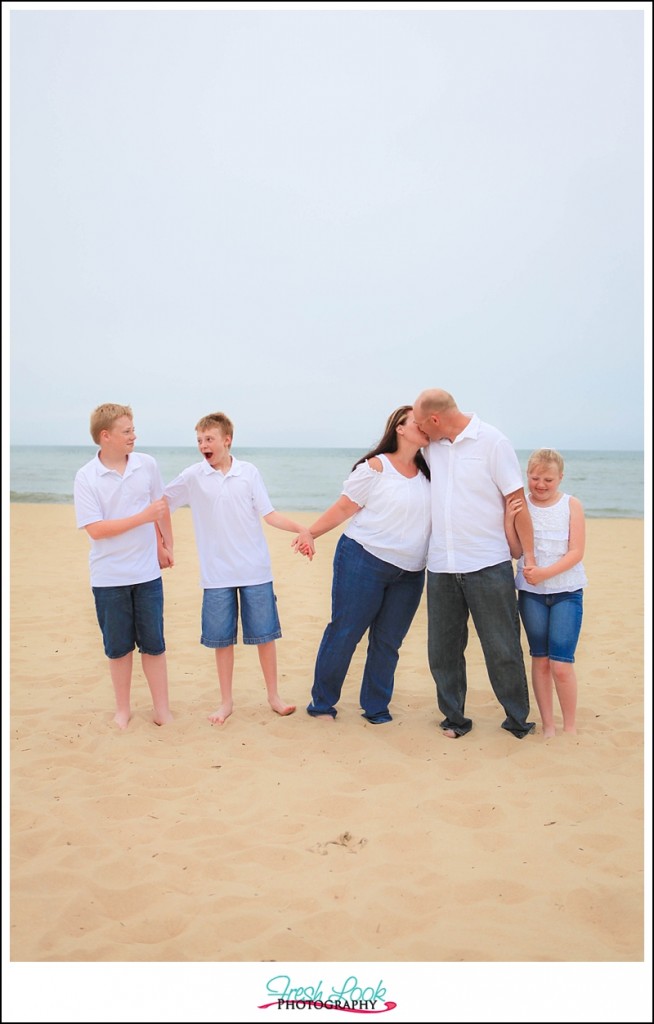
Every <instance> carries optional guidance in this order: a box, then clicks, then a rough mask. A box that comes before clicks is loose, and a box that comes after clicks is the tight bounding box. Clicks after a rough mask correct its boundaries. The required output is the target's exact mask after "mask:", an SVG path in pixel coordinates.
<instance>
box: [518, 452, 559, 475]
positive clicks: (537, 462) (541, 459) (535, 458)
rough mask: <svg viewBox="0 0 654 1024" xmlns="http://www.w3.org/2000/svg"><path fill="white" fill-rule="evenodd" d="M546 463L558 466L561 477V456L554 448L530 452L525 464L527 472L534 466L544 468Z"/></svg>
mask: <svg viewBox="0 0 654 1024" xmlns="http://www.w3.org/2000/svg"><path fill="white" fill-rule="evenodd" d="M548 462H553V463H554V464H555V466H558V469H559V473H560V474H561V476H563V456H562V455H560V454H559V453H558V452H557V451H555V450H554V448H537V449H536V451H535V452H532V453H531V455H530V456H529V462H528V463H527V472H529V471H530V470H532V469H533V468H534V466H544V465H547V463H548Z"/></svg>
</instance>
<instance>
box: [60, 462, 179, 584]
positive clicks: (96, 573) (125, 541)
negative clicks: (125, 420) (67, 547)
mask: <svg viewBox="0 0 654 1024" xmlns="http://www.w3.org/2000/svg"><path fill="white" fill-rule="evenodd" d="M162 494H163V480H162V479H161V474H160V472H159V467H158V466H157V463H156V462H155V460H154V459H153V458H152V456H151V455H145V454H144V453H143V452H130V454H129V455H128V456H127V466H126V467H125V472H124V473H123V474H120V473H118V472H117V471H116V470H115V469H108V468H107V467H106V466H105V465H103V463H102V462H101V461H100V458H99V453H98V454H97V455H96V456H95V458H93V459H91V461H90V462H87V463H86V465H85V466H82V468H81V469H80V470H78V472H77V474H76V475H75V485H74V489H73V495H74V501H75V517H76V520H77V525H78V527H79V528H80V529H81V528H83V527H85V526H89V525H90V524H91V523H97V522H99V521H100V520H102V519H126V518H127V517H128V516H134V515H137V514H138V513H139V512H142V511H143V509H144V508H147V507H148V505H151V504H152V502H153V501H158V499H159V498H161V496H162ZM89 539H90V540H91V552H90V555H89V564H90V567H91V586H92V587H123V586H133V585H134V584H135V583H149V582H150V580H156V579H159V577H160V576H161V569H160V568H159V559H158V558H157V535H156V532H155V526H154V523H143V525H142V526H135V527H134V529H133V530H126V531H125V533H120V534H119V535H118V536H117V537H106V538H104V540H93V539H92V538H89Z"/></svg>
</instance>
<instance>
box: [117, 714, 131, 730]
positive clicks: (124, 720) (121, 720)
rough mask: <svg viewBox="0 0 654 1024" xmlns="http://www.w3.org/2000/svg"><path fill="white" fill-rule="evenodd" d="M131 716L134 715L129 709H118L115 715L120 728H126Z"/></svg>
mask: <svg viewBox="0 0 654 1024" xmlns="http://www.w3.org/2000/svg"><path fill="white" fill-rule="evenodd" d="M131 717H132V716H131V714H130V712H129V711H117V712H116V714H115V715H114V722H115V723H116V725H117V726H118V728H119V729H126V728H127V726H128V725H129V720H130V718H131Z"/></svg>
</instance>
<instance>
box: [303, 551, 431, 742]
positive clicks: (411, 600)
mask: <svg viewBox="0 0 654 1024" xmlns="http://www.w3.org/2000/svg"><path fill="white" fill-rule="evenodd" d="M424 585H425V573H424V570H423V569H421V570H419V571H418V572H409V571H408V570H406V569H398V568H397V566H395V565H391V564H390V563H389V562H383V561H382V560H381V559H380V558H375V556H374V555H371V554H369V553H368V552H367V551H366V550H365V548H363V547H361V545H360V544H358V543H357V542H356V541H355V540H352V539H351V538H350V537H346V536H345V534H343V535H342V536H341V538H340V540H339V542H338V544H337V545H336V552H335V554H334V578H333V582H332V618H331V622H330V623H329V625H328V626H327V628H326V630H325V633H324V636H323V638H322V643H321V644H320V649H319V651H318V657H317V659H316V667H315V671H314V679H313V688H312V690H311V703H310V704H309V706H308V707H307V711H308V712H309V714H310V715H331V716H332V718H335V717H336V708H335V707H334V705H335V704H337V703H338V701H339V698H340V696H341V689H342V687H343V683H344V681H345V677H346V675H347V671H348V668H349V667H350V662H351V660H352V655H353V654H354V652H355V650H356V646H357V644H358V643H359V641H360V639H361V637H362V636H363V634H364V633H365V632H366V630H368V631H369V632H368V654H367V657H366V664H365V668H364V672H363V679H362V681H361V694H360V698H359V700H360V704H361V707H362V708H363V717H364V718H367V719H368V721H370V722H375V723H378V722H390V721H391V720H392V716H391V715H390V714H389V711H388V705H389V702H390V699H391V697H392V695H393V685H394V682H395V667H396V665H397V662H398V658H399V656H400V655H399V651H400V647H401V646H402V641H403V640H404V637H405V636H406V634H407V632H408V630H409V626H410V625H411V623H412V621H413V617H414V615H415V613H416V611H417V610H418V605H419V604H420V598H421V595H422V591H423V587H424Z"/></svg>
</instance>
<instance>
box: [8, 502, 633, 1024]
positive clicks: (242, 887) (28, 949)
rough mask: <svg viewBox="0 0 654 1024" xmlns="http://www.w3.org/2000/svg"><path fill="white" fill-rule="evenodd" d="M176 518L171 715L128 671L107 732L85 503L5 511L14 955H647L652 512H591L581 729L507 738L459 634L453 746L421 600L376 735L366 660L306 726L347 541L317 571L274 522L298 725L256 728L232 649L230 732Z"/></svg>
mask: <svg viewBox="0 0 654 1024" xmlns="http://www.w3.org/2000/svg"><path fill="white" fill-rule="evenodd" d="M295 518H298V519H300V520H301V521H304V522H307V523H308V522H310V521H311V520H312V519H313V518H314V516H313V515H311V514H301V513H298V514H297V515H296V516H295ZM173 522H174V527H175V537H176V552H175V554H176V565H175V567H174V568H173V569H172V570H168V571H166V573H165V574H164V585H165V595H166V614H165V620H166V642H167V648H168V666H169V677H170V694H171V706H172V709H173V712H174V716H175V721H174V723H173V724H172V725H169V726H165V727H163V728H158V727H157V726H155V725H154V724H153V723H152V721H151V707H150V700H149V692H148V689H147V686H146V683H145V680H144V677H143V675H142V671H141V668H140V663H139V662H138V659H137V660H136V662H135V665H136V668H135V675H134V680H133V702H132V703H133V711H134V715H133V719H132V721H131V722H130V725H129V728H128V729H127V730H126V731H120V730H118V729H117V728H116V727H115V726H114V725H113V723H112V716H113V701H112V691H111V686H110V681H109V674H108V671H107V665H106V660H105V658H104V654H103V652H102V647H101V642H100V635H99V631H98V627H97V623H96V620H95V612H94V607H93V601H92V596H91V593H90V588H89V582H88V565H87V558H88V541H87V538H86V535H85V534H84V533H83V532H78V531H77V530H76V528H75V524H74V514H73V508H72V506H67V505H12V506H11V721H10V734H11V919H10V924H11V926H10V940H11V960H12V961H13V962H80V961H84V962H141V963H142V962H155V961H157V962H162V961H163V962H171V961H177V962H180V961H181V962H209V961H210V962H216V963H217V962H225V961H230V962H234V963H237V962H240V963H245V962H264V963H266V962H269V961H274V962H303V963H306V962H349V961H353V962H367V963H371V962H389V961H392V962H407V963H408V962H413V963H427V962H439V961H440V962H446V963H448V962H449V963H460V962H467V963H472V962H489V961H490V962H496V963H497V962H502V961H522V962H531V963H535V962H582V961H591V962H623V963H626V962H638V961H642V959H643V955H644V946H643V927H644V923H643V868H644V863H643V860H644V858H643V764H644V744H643V646H644V643H643V641H644V637H643V623H644V620H643V522H642V520H590V521H588V539H587V551H586V557H585V559H584V562H585V565H586V569H587V573H588V576H589V580H590V584H589V586H588V588H587V591H586V596H585V618H584V626H583V629H582V636H581V641H580V645H579V649H578V657H577V670H578V678H579V719H578V722H579V732H578V735H577V736H564V735H562V734H561V732H560V730H559V733H558V734H557V737H556V738H555V739H554V740H550V741H547V742H546V741H545V740H544V739H543V737H542V735H541V733H540V724H539V729H538V731H537V733H536V734H535V735H532V736H530V737H527V738H526V739H525V740H523V741H518V740H516V739H515V738H514V737H513V736H511V735H509V734H508V733H506V732H505V731H503V730H502V729H501V728H500V724H501V721H502V719H503V715H502V712H501V709H500V707H499V705H498V704H497V702H496V700H495V697H494V695H493V693H492V690H491V687H490V684H489V682H488V679H487V676H486V672H485V669H484V666H483V660H482V657H481V652H480V649H479V644H478V641H477V638H476V636H475V635H474V633H472V635H471V640H470V644H469V649H468V652H469V656H468V665H469V680H470V690H469V696H468V706H467V707H468V713H469V714H471V717H472V718H473V719H474V723H475V724H474V729H473V731H472V733H471V734H470V735H469V736H468V737H466V738H465V739H464V740H462V741H461V742H457V743H454V742H452V741H448V740H447V739H445V738H444V737H443V736H442V735H441V734H440V731H439V729H438V728H437V724H438V721H439V718H440V716H439V713H438V709H437V706H436V701H435V692H434V686H433V683H432V680H431V676H430V673H429V669H428V665H427V659H426V608H425V603H424V599H423V604H422V606H421V608H420V610H419V612H418V615H417V617H416V620H415V622H414V625H413V627H412V629H411V631H410V633H409V636H408V637H407V640H406V641H405V644H404V647H403V649H402V652H401V657H400V663H399V668H398V672H397V676H396V689H395V696H394V701H393V705H392V709H391V710H392V712H393V715H394V721H393V722H392V723H389V724H386V725H382V726H375V725H371V724H369V723H367V722H365V721H364V720H363V719H362V718H361V717H360V709H359V707H358V701H357V696H358V688H359V679H360V668H361V663H362V653H363V652H361V651H358V652H357V655H356V656H355V660H354V662H353V665H352V668H351V671H350V674H349V676H348V680H347V682H346V686H345V689H344V697H343V700H342V703H341V707H340V713H339V716H338V718H337V720H336V721H335V722H334V723H328V722H324V721H317V720H312V719H311V718H309V716H308V715H306V714H305V712H304V707H305V705H306V703H307V699H308V694H309V689H310V685H311V678H312V668H313V661H314V657H315V653H316V649H317V646H318V643H319V641H320V638H321V635H322V631H323V628H324V626H325V624H326V622H327V620H328V615H329V600H330V584H331V558H332V553H333V548H334V545H335V543H336V540H337V538H338V531H334V532H333V533H332V534H331V535H327V536H325V537H323V538H322V539H321V540H320V541H319V542H318V553H317V556H316V558H315V559H314V561H313V562H312V563H310V562H308V561H307V560H306V559H302V558H301V557H300V556H296V555H295V554H294V553H293V552H292V551H291V549H290V541H291V539H292V538H291V535H290V534H286V533H282V532H281V531H279V530H273V529H270V528H268V527H266V535H267V537H268V541H269V544H270V549H271V553H272V558H273V566H274V573H275V587H276V592H277V597H278V604H279V612H280V618H281V622H282V628H283V632H284V637H283V639H282V640H281V641H279V644H278V660H279V674H280V692H281V694H282V696H283V697H284V698H285V699H286V700H288V701H289V702H293V703H296V704H297V706H298V710H297V713H296V714H294V715H292V716H290V717H287V718H281V717H279V716H278V715H275V714H274V713H272V712H271V710H270V709H269V707H268V705H267V703H266V700H265V690H264V686H263V682H262V679H261V674H260V671H259V665H258V658H257V655H256V651H254V650H253V649H252V648H244V647H242V646H239V647H238V648H237V657H236V670H235V681H234V693H235V711H234V714H233V715H232V717H231V718H230V719H229V720H228V721H227V722H226V723H225V724H224V725H223V726H214V725H211V724H210V723H209V722H208V720H207V715H208V714H209V713H210V712H211V711H212V710H213V709H214V707H215V706H216V705H217V703H218V701H217V696H218V688H217V679H216V674H215V666H214V661H213V656H212V653H211V652H210V651H208V650H206V649H205V648H203V647H201V646H200V644H199V615H200V604H201V591H200V588H199V585H198V570H197V559H196V554H195V545H194V539H193V531H192V525H191V518H190V512H189V510H188V509H180V510H179V511H178V512H177V513H176V514H175V516H174V520H173ZM527 663H528V662H527ZM532 704H533V708H532V717H534V718H535V720H537V721H539V719H538V713H537V708H536V707H535V702H532ZM36 880H38V884H35V881H36ZM126 1019H127V1018H126ZM189 1019H195V1018H189ZM507 1019H509V1018H507Z"/></svg>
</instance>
